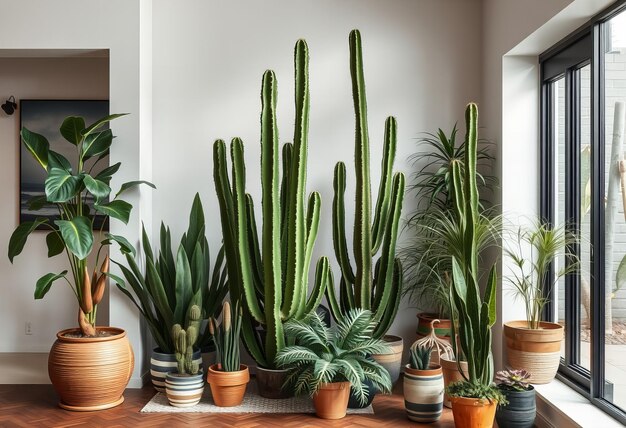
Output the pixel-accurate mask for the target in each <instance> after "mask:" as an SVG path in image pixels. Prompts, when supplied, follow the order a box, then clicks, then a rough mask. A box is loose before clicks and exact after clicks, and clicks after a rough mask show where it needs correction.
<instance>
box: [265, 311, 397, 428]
mask: <svg viewBox="0 0 626 428" xmlns="http://www.w3.org/2000/svg"><path fill="white" fill-rule="evenodd" d="M376 326H377V322H376V321H375V320H374V316H373V315H372V313H371V312H370V311H366V310H363V309H352V310H350V311H349V312H348V313H347V314H346V315H345V317H344V318H343V319H342V321H341V322H339V323H338V324H337V326H336V328H335V329H333V330H331V329H329V328H328V327H326V326H325V325H324V322H323V320H322V319H321V317H320V316H319V314H317V313H313V314H311V315H310V316H309V317H308V318H307V319H305V320H291V321H289V322H287V323H286V324H285V333H286V334H287V336H288V337H290V338H292V339H293V340H297V343H298V344H297V345H293V346H287V347H285V348H284V349H282V350H281V351H280V352H279V353H278V355H277V356H276V363H277V364H278V366H279V367H283V368H285V369H287V370H288V371H289V376H288V377H287V380H286V382H287V384H288V385H289V386H291V387H293V390H294V392H295V394H296V395H304V394H306V395H309V396H310V397H312V398H313V404H314V406H315V412H316V414H317V416H318V417H320V418H323V419H341V418H343V417H344V416H345V415H346V411H347V407H348V399H349V396H350V388H352V390H353V391H354V393H355V394H356V396H357V398H358V400H359V401H361V402H365V401H366V400H367V398H368V391H367V389H365V388H364V386H363V382H364V381H365V380H366V379H369V380H370V381H371V382H372V383H373V384H374V385H375V387H376V389H377V390H378V391H382V392H390V391H391V379H390V378H389V373H387V371H386V370H385V369H384V367H383V366H381V365H380V364H379V363H377V362H376V361H373V360H371V359H370V358H369V357H368V356H369V355H372V354H381V353H385V352H388V346H387V345H386V344H385V342H384V341H382V340H380V339H376V338H374V337H373V334H374V330H375V329H376Z"/></svg>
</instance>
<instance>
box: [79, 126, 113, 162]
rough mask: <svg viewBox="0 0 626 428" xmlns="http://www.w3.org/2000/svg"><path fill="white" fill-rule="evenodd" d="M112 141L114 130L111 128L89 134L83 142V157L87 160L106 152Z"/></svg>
mask: <svg viewBox="0 0 626 428" xmlns="http://www.w3.org/2000/svg"><path fill="white" fill-rule="evenodd" d="M112 142H113V132H111V130H110V129H106V130H104V131H100V132H95V133H93V134H89V135H87V136H86V137H85V141H84V142H83V151H82V154H81V157H82V159H83V160H87V159H89V158H91V157H93V156H98V155H100V154H102V153H104V152H106V151H107V150H109V147H111V143H112Z"/></svg>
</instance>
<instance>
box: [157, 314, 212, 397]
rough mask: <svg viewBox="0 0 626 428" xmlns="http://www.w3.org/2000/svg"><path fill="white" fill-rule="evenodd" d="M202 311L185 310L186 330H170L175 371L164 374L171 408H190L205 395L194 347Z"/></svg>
mask: <svg viewBox="0 0 626 428" xmlns="http://www.w3.org/2000/svg"><path fill="white" fill-rule="evenodd" d="M201 316H202V310H201V309H200V306H198V305H195V304H194V305H191V306H190V307H189V309H188V310H187V314H186V317H185V318H186V322H185V328H183V327H182V326H181V325H180V324H174V326H173V327H172V340H173V342H174V349H175V350H176V353H175V354H174V355H175V357H176V371H173V372H169V373H167V376H166V378H165V394H166V395H167V401H169V402H170V405H172V406H174V407H193V406H195V405H196V404H198V403H199V402H200V399H201V398H202V393H203V392H204V379H203V377H202V370H201V368H200V364H199V363H198V362H197V361H195V360H194V355H193V354H194V345H195V344H196V341H197V340H198V336H199V335H200V321H201Z"/></svg>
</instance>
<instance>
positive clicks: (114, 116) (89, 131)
mask: <svg viewBox="0 0 626 428" xmlns="http://www.w3.org/2000/svg"><path fill="white" fill-rule="evenodd" d="M127 114H128V113H117V114H111V115H109V116H105V117H103V118H102V119H98V120H96V121H95V122H94V123H92V124H91V125H89V126H88V127H87V128H86V129H84V130H83V131H82V132H81V133H82V134H83V136H84V137H87V136H88V135H90V134H92V133H93V132H94V131H96V130H98V129H100V128H101V127H102V126H103V125H104V124H105V123H108V122H110V121H112V120H113V119H117V118H118V117H122V116H126V115H127Z"/></svg>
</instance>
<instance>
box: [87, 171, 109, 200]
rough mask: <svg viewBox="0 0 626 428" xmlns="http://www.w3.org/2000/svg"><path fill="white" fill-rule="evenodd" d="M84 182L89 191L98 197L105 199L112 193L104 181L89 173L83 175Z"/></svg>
mask: <svg viewBox="0 0 626 428" xmlns="http://www.w3.org/2000/svg"><path fill="white" fill-rule="evenodd" d="M83 183H85V187H86V188H87V190H88V191H89V193H91V194H92V195H94V196H95V197H96V199H99V200H101V199H104V198H106V197H107V196H109V193H111V188H110V187H109V186H108V185H107V184H106V183H105V182H104V181H100V180H97V179H95V178H93V177H92V176H90V175H88V174H86V175H85V176H83Z"/></svg>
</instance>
